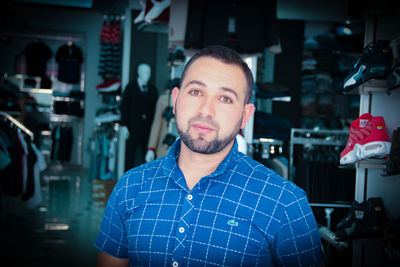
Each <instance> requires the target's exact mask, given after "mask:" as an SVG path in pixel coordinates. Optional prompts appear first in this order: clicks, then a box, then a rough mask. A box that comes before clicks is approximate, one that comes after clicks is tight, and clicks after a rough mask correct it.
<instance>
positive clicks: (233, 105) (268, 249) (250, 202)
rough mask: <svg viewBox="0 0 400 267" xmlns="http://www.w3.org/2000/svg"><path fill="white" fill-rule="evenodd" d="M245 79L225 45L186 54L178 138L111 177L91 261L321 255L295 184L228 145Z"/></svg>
mask: <svg viewBox="0 0 400 267" xmlns="http://www.w3.org/2000/svg"><path fill="white" fill-rule="evenodd" d="M253 82H254V81H253V77H252V74H251V71H250V70H249V68H248V66H247V65H246V63H245V62H244V61H243V60H242V59H241V58H240V56H239V54H237V53H236V52H235V51H233V50H231V49H228V48H225V47H221V46H210V47H207V48H205V49H203V50H201V51H200V52H199V53H198V54H196V55H194V56H193V57H192V58H191V60H190V61H189V62H188V63H187V65H186V66H185V69H184V71H183V74H182V79H181V87H180V88H174V89H173V93H172V96H173V111H174V114H175V118H176V125H177V129H178V131H179V134H180V137H181V139H179V140H177V141H176V142H175V143H174V145H173V146H172V147H171V149H170V151H169V152H168V155H167V156H165V157H163V158H160V159H158V160H155V161H151V162H149V163H146V164H144V165H141V166H139V167H137V168H134V169H131V170H130V171H128V172H127V173H125V174H124V175H123V177H122V178H121V179H120V181H119V182H118V184H117V185H116V186H115V188H114V191H113V193H112V195H111V196H110V199H109V201H108V204H107V207H106V209H105V213H104V219H103V223H102V226H101V230H100V232H99V235H98V237H97V239H96V241H95V246H96V247H97V248H99V249H100V250H101V252H100V255H99V261H98V266H128V265H129V264H130V265H131V266H133V265H152V266H174V267H177V266H189V265H190V266H198V265H201V266H205V265H219V266H229V265H233V266H238V265H242V266H259V265H262V266H273V265H286V266H300V265H303V266H313V265H319V264H321V263H322V262H323V257H322V253H321V240H320V237H319V232H318V229H317V226H316V222H315V219H314V216H313V213H312V211H311V209H310V206H309V204H308V202H307V197H306V195H305V193H304V191H302V190H301V189H299V188H298V187H296V186H295V185H294V184H293V183H291V182H289V181H287V180H285V179H283V178H281V177H279V176H278V175H277V174H276V173H275V172H274V171H272V170H270V169H267V168H266V167H264V166H263V165H262V164H260V163H258V162H256V161H254V160H253V159H251V158H249V157H247V156H246V155H244V154H242V153H240V152H238V150H237V143H236V142H235V136H236V134H237V133H238V131H239V130H240V129H243V128H244V127H245V125H246V123H247V121H248V120H249V118H250V117H251V116H252V115H253V113H254V105H253V104H248V102H249V99H250V96H251V93H252V88H253Z"/></svg>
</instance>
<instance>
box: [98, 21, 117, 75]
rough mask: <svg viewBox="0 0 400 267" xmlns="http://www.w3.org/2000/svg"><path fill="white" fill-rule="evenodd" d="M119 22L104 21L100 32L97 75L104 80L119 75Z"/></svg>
mask: <svg viewBox="0 0 400 267" xmlns="http://www.w3.org/2000/svg"><path fill="white" fill-rule="evenodd" d="M121 53H122V52H121V22H120V21H119V20H112V21H104V22H103V27H102V29H101V33H100V60H99V71H98V73H99V75H100V76H101V77H102V78H103V80H104V81H106V80H110V79H111V78H119V77H121Z"/></svg>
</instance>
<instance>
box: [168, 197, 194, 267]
mask: <svg viewBox="0 0 400 267" xmlns="http://www.w3.org/2000/svg"><path fill="white" fill-rule="evenodd" d="M193 198H194V196H193V194H187V195H186V197H185V199H184V201H183V207H182V209H181V214H180V216H181V217H180V218H179V223H178V225H177V229H176V240H175V245H174V253H173V255H172V257H173V262H172V265H173V266H178V264H179V262H181V260H182V257H183V254H184V251H185V239H186V235H187V234H188V230H189V229H188V227H189V225H190V221H191V218H192V215H193Z"/></svg>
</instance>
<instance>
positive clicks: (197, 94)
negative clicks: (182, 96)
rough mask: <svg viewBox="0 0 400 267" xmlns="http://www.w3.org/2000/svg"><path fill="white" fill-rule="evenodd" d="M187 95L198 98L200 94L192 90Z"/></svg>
mask: <svg viewBox="0 0 400 267" xmlns="http://www.w3.org/2000/svg"><path fill="white" fill-rule="evenodd" d="M189 94H191V95H194V96H199V95H201V93H200V91H199V90H192V91H190V92H189Z"/></svg>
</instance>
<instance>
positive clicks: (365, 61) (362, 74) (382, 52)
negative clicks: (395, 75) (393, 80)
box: [343, 40, 393, 91]
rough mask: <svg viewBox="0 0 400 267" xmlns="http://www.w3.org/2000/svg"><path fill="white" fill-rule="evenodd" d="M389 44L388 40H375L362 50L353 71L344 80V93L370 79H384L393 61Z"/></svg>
mask: <svg viewBox="0 0 400 267" xmlns="http://www.w3.org/2000/svg"><path fill="white" fill-rule="evenodd" d="M389 43H390V42H389V41H388V40H377V41H375V42H371V43H369V44H368V45H367V46H366V47H365V48H364V49H363V51H362V53H361V55H360V56H359V57H358V59H357V61H356V63H355V64H354V66H353V69H352V70H351V71H350V72H349V74H348V75H347V77H346V78H345V79H344V85H343V89H344V91H349V90H351V89H353V88H356V87H357V86H359V85H361V84H362V83H364V82H366V81H368V80H370V79H386V77H387V75H388V73H389V71H390V69H391V66H392V59H393V56H392V52H391V49H390V46H389Z"/></svg>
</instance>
